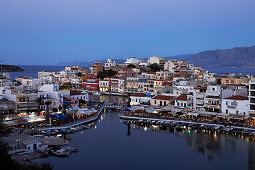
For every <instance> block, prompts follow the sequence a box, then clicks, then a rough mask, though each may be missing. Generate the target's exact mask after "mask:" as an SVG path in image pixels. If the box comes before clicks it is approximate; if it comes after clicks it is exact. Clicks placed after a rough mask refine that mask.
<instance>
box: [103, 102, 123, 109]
mask: <svg viewBox="0 0 255 170" xmlns="http://www.w3.org/2000/svg"><path fill="white" fill-rule="evenodd" d="M101 107H103V108H105V109H124V108H126V107H127V105H126V104H119V103H104V104H103V105H102V106H101Z"/></svg>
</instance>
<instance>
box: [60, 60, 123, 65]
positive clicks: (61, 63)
mask: <svg viewBox="0 0 255 170" xmlns="http://www.w3.org/2000/svg"><path fill="white" fill-rule="evenodd" d="M113 60H115V61H116V62H117V63H123V62H125V61H126V60H125V59H113ZM106 61H107V60H106V59H105V60H95V61H88V62H79V61H71V62H60V63H58V64H57V65H59V66H82V67H90V66H92V65H93V64H94V62H100V63H105V62H106Z"/></svg>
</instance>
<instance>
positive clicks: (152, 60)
mask: <svg viewBox="0 0 255 170" xmlns="http://www.w3.org/2000/svg"><path fill="white" fill-rule="evenodd" d="M165 62H166V61H165V59H164V58H162V57H157V56H153V57H150V58H149V59H148V64H149V65H151V64H158V66H159V68H161V69H164V64H165Z"/></svg>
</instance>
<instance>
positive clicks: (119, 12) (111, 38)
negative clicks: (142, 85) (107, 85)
mask: <svg viewBox="0 0 255 170" xmlns="http://www.w3.org/2000/svg"><path fill="white" fill-rule="evenodd" d="M252 45H255V0H1V1H0V59H1V60H3V61H4V63H5V64H15V65H23V64H26V65H29V64H36V65H45V64H51V65H54V64H57V63H59V62H61V61H64V62H66V61H81V62H83V61H92V60H97V59H107V58H127V57H130V56H135V57H138V58H144V57H150V56H154V55H156V56H162V57H165V56H172V55H178V54H185V53H196V52H200V51H203V50H207V49H225V48H232V47H237V46H252Z"/></svg>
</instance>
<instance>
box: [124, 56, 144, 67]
mask: <svg viewBox="0 0 255 170" xmlns="http://www.w3.org/2000/svg"><path fill="white" fill-rule="evenodd" d="M139 62H140V60H139V59H137V58H135V57H134V56H132V57H130V58H128V59H127V61H126V62H125V64H134V65H137V64H139Z"/></svg>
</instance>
